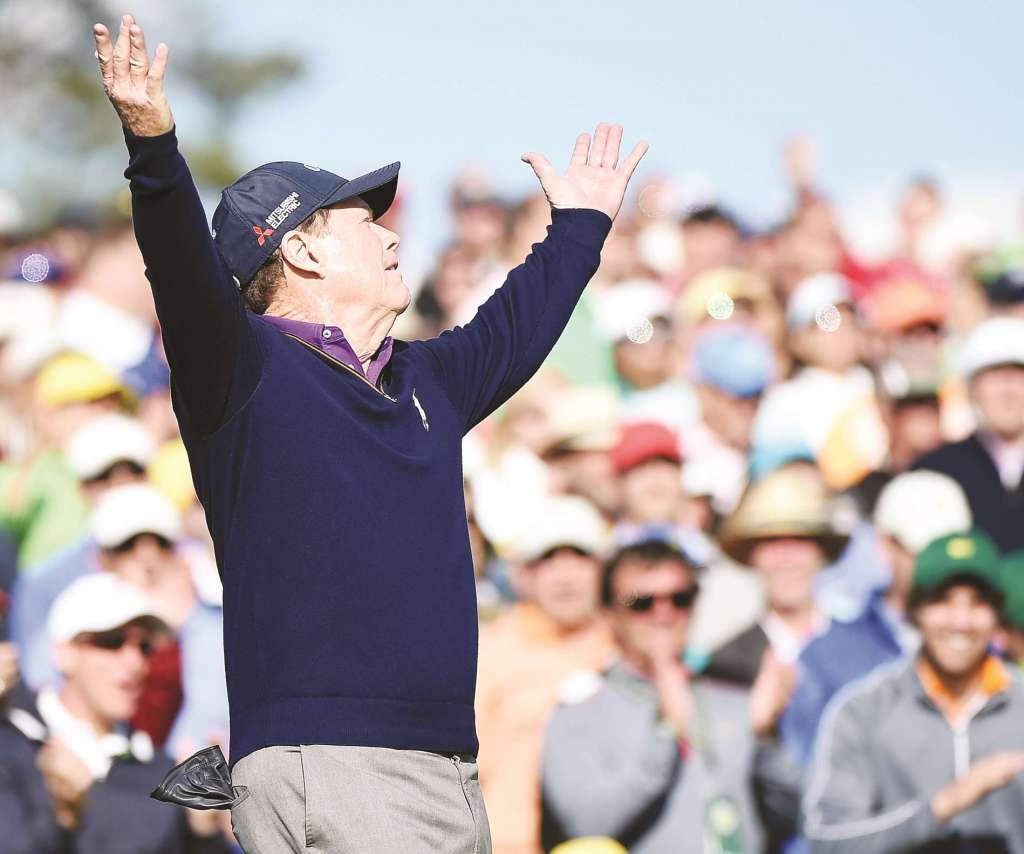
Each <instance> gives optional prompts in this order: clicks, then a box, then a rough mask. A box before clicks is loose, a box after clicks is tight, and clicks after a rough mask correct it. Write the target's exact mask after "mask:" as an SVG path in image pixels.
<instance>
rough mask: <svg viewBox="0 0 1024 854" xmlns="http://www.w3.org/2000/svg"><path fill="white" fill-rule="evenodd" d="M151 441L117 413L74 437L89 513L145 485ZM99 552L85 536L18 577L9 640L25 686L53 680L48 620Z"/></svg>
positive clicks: (71, 455)
mask: <svg viewBox="0 0 1024 854" xmlns="http://www.w3.org/2000/svg"><path fill="white" fill-rule="evenodd" d="M153 450H154V449H153V441H152V439H150V437H149V435H148V434H147V433H146V431H145V429H144V428H143V427H142V425H141V424H140V423H139V422H138V421H136V420H135V419H134V418H130V417H128V416H126V415H121V414H118V413H110V414H108V415H101V416H98V417H96V418H93V419H91V420H89V421H87V422H86V423H85V424H84V425H83V426H82V427H80V428H79V429H78V430H76V431H75V432H74V434H72V436H71V440H70V442H69V443H68V448H67V454H66V458H67V462H68V464H69V465H70V467H71V470H72V471H73V472H74V473H75V476H76V477H77V478H78V483H79V485H80V489H81V494H82V495H83V496H84V498H85V500H86V503H87V504H88V506H89V508H90V510H91V509H92V508H95V506H96V502H97V501H98V500H99V499H100V497H101V496H103V495H104V494H105V493H106V492H107V491H108V490H110V489H111V488H112V487H115V486H119V485H123V484H128V483H140V482H142V481H143V480H145V471H146V466H147V465H148V464H149V461H150V459H151V458H152V456H153ZM98 562H99V549H98V546H97V545H96V540H95V538H94V537H93V536H92V534H91V532H89V531H88V530H87V531H86V533H85V536H83V537H82V538H80V539H79V540H78V541H77V542H76V543H74V544H73V545H71V546H69V547H67V548H66V549H64V550H62V551H61V552H60V553H59V554H57V555H56V556H55V557H53V558H51V559H50V560H47V561H45V562H43V563H42V564H40V566H39V567H38V568H37V570H36V571H35V572H33V573H32V574H30V575H29V574H22V575H21V576H20V577H19V578H18V580H17V581H16V583H15V586H14V590H13V592H12V598H13V603H12V610H11V632H12V634H11V636H12V638H13V640H14V641H15V643H17V644H18V646H19V647H20V648H21V654H22V667H23V670H24V676H25V681H26V682H27V683H28V685H29V686H30V687H31V688H33V689H36V690H37V689H38V688H39V687H40V686H41V685H43V684H44V683H46V682H48V681H51V680H52V678H53V675H54V672H55V671H54V667H53V660H52V656H51V654H50V643H49V639H48V637H47V634H46V615H47V614H48V613H49V612H50V608H51V607H53V602H54V600H55V599H56V598H57V596H59V595H60V593H61V591H63V590H64V589H65V588H66V587H67V586H68V585H69V584H71V582H72V581H74V580H75V579H76V578H80V577H81V576H83V575H85V574H86V573H89V572H94V571H95V570H96V569H97V568H98Z"/></svg>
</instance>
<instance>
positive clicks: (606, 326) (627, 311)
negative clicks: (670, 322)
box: [594, 279, 672, 342]
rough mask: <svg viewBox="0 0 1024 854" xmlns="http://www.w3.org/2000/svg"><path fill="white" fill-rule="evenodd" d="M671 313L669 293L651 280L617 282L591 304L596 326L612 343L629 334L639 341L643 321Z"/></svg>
mask: <svg viewBox="0 0 1024 854" xmlns="http://www.w3.org/2000/svg"><path fill="white" fill-rule="evenodd" d="M671 311H672V301H671V299H669V295H668V292H667V291H666V290H665V288H663V287H662V286H661V285H659V284H658V283H657V282H655V281H653V280H651V279H629V280H627V281H625V282H620V283H619V284H617V285H613V286H612V287H610V288H608V289H606V290H604V291H601V292H600V293H599V294H598V296H597V298H596V299H595V300H594V320H595V325H596V327H597V329H598V331H599V332H600V333H601V334H602V335H604V337H605V338H607V339H608V340H609V341H612V342H616V341H622V340H624V339H626V338H628V337H629V336H630V335H631V334H638V335H640V336H641V337H642V336H643V326H644V321H652V320H654V319H655V318H658V317H668V316H669V315H670V313H671ZM634 330H635V331H634Z"/></svg>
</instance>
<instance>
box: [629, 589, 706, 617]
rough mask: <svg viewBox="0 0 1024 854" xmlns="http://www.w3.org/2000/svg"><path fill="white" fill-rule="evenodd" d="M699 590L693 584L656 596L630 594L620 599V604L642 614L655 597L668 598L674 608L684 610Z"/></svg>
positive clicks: (650, 605)
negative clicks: (683, 588)
mask: <svg viewBox="0 0 1024 854" xmlns="http://www.w3.org/2000/svg"><path fill="white" fill-rule="evenodd" d="M699 592H700V587H699V586H698V585H696V584H693V585H691V586H690V587H687V588H686V589H685V590H676V591H674V592H673V593H659V594H658V595H657V596H630V597H629V598H627V599H622V600H620V604H621V605H624V606H625V607H627V608H629V610H630V611H633V612H634V613H636V614H643V613H646V612H647V611H650V610H651V609H652V608H653V607H654V601H655V600H656V599H668V600H669V601H670V602H671V603H672V605H673V606H674V607H675V608H676V610H678V611H685V610H686V609H687V608H691V607H693V603H694V602H695V601H696V600H697V594H698V593H699Z"/></svg>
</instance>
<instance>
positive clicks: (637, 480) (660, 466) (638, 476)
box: [622, 457, 683, 525]
mask: <svg viewBox="0 0 1024 854" xmlns="http://www.w3.org/2000/svg"><path fill="white" fill-rule="evenodd" d="M682 500H683V487H682V480H681V479H680V467H679V463H677V462H673V461H672V460H668V459H662V458H661V457H654V458H652V459H649V460H645V461H644V462H642V463H640V464H639V465H635V466H633V468H631V469H629V470H627V471H625V472H623V474H622V515H623V516H624V517H625V518H626V519H627V520H628V521H630V522H634V523H638V524H641V525H661V524H665V523H667V522H673V521H675V518H676V515H677V514H678V513H679V512H680V509H681V505H682Z"/></svg>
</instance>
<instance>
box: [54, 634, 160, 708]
mask: <svg viewBox="0 0 1024 854" xmlns="http://www.w3.org/2000/svg"><path fill="white" fill-rule="evenodd" d="M152 640H153V637H152V632H151V630H150V629H148V628H147V627H146V624H145V623H139V622H132V623H128V624H127V625H125V626H121V627H120V628H117V629H112V630H111V631H108V632H98V633H87V634H82V635H79V636H78V637H77V638H75V639H74V640H72V641H69V642H67V643H64V644H61V645H60V646H59V647H58V651H57V658H58V663H59V665H60V669H61V672H62V673H63V674H64V678H65V684H66V687H67V688H68V690H71V691H73V692H74V693H75V695H76V697H77V698H78V699H79V701H80V702H82V703H84V704H85V706H86V707H87V708H88V709H89V711H90V713H91V715H92V716H94V717H96V718H99V719H100V720H102V721H105V722H107V724H109V725H113V724H115V723H118V722H121V721H126V720H128V719H129V718H131V716H132V715H133V714H134V713H135V708H136V705H137V704H138V701H139V696H140V695H141V693H142V683H143V680H144V679H145V677H146V674H147V673H148V671H149V654H150V645H151V643H152Z"/></svg>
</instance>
